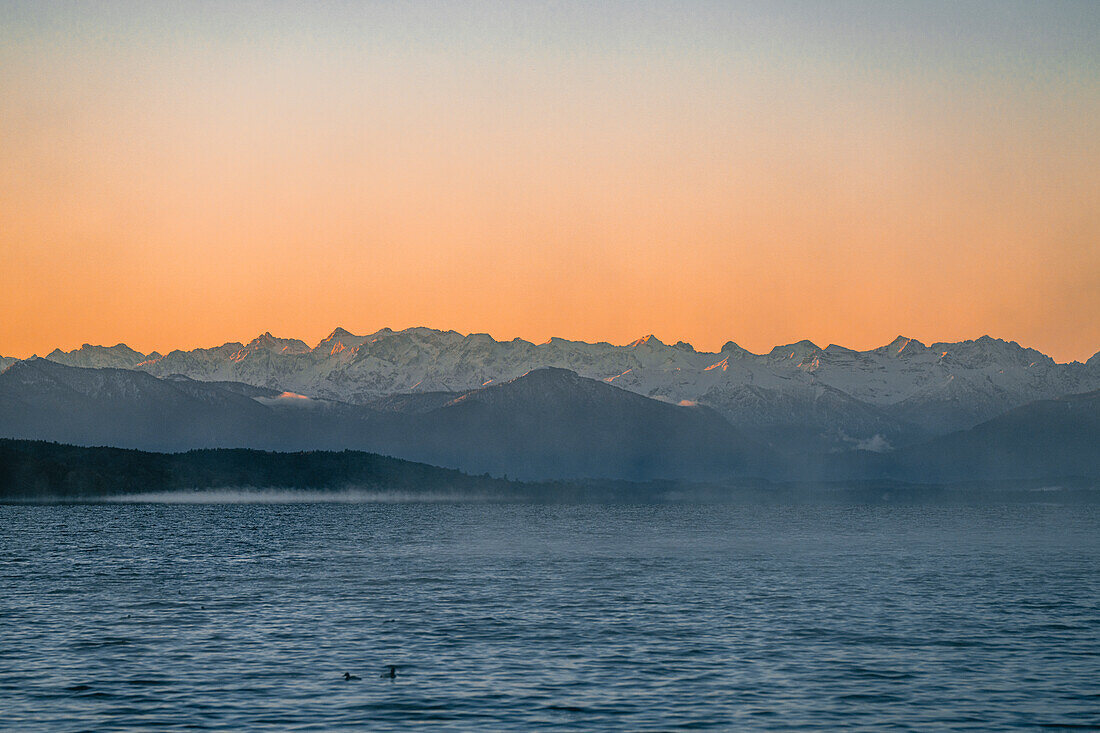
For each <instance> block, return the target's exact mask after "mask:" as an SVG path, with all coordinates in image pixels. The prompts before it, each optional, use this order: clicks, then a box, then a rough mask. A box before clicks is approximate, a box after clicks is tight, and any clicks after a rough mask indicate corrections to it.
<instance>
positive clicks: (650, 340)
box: [630, 334, 664, 349]
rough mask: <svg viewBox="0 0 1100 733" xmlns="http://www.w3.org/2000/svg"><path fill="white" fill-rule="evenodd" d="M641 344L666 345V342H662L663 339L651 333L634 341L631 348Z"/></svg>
mask: <svg viewBox="0 0 1100 733" xmlns="http://www.w3.org/2000/svg"><path fill="white" fill-rule="evenodd" d="M639 346H664V344H663V343H661V340H660V339H658V338H657V337H656V336H654V335H653V334H649V335H647V336H642V337H641V338H640V339H638V340H637V341H633V342H631V344H630V348H632V349H636V348H638V347H639Z"/></svg>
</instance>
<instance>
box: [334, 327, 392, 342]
mask: <svg viewBox="0 0 1100 733" xmlns="http://www.w3.org/2000/svg"><path fill="white" fill-rule="evenodd" d="M383 330H389V329H383ZM355 338H359V336H356V335H355V334H353V333H352V332H351V331H348V330H347V329H344V328H340V327H339V326H337V327H336V328H334V329H333V330H332V333H330V334H329V335H328V336H327V337H326V338H324V339H322V340H321V343H324V342H326V341H341V340H344V339H355Z"/></svg>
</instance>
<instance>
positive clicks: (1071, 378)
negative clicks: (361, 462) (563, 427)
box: [0, 328, 1100, 449]
mask: <svg viewBox="0 0 1100 733" xmlns="http://www.w3.org/2000/svg"><path fill="white" fill-rule="evenodd" d="M46 358H47V359H50V360H52V361H55V362H58V363H61V364H66V365H69V366H78V367H114V368H124V369H136V370H141V371H145V372H148V373H150V374H152V375H154V376H159V377H166V376H171V375H184V376H187V377H190V378H192V379H197V380H203V381H230V382H242V383H245V384H250V385H254V386H258V387H267V388H272V389H277V390H280V391H288V392H294V393H298V394H302V395H307V396H310V397H315V398H323V399H328V400H337V401H341V402H349V403H353V404H370V403H377V402H378V400H379V399H380V398H386V397H388V396H391V395H395V394H410V393H414V394H415V393H434V392H446V393H460V392H467V391H469V390H472V389H477V388H479V387H483V386H490V385H493V384H498V383H500V382H503V381H508V380H511V379H514V378H516V377H518V376H520V375H523V374H525V373H526V372H529V371H531V370H533V369H537V368H540V367H561V368H565V369H569V370H572V371H574V372H576V373H577V374H579V375H581V376H583V377H589V378H592V379H599V380H603V381H605V382H607V383H609V384H612V385H614V386H617V387H620V388H622V389H626V390H629V391H631V392H635V393H638V394H642V395H646V396H648V397H652V398H655V399H659V400H663V401H668V402H673V403H681V402H687V403H699V404H704V405H707V406H710V407H712V408H714V409H716V410H717V411H718V412H720V413H721V414H723V415H724V416H725V417H727V418H728V419H729V420H730V421H731V422H732V423H733V424H734V425H736V426H738V427H742V428H748V429H752V430H755V431H759V432H762V434H763V435H764V436H765V437H768V438H769V439H773V438H776V437H777V436H782V438H783V439H785V440H788V441H803V440H809V441H811V442H815V443H817V444H819V445H820V446H822V447H828V446H830V445H832V446H840V447H843V446H848V447H863V448H870V449H875V448H876V447H879V448H884V447H890V446H892V445H896V444H898V443H904V442H907V441H911V440H915V439H919V438H923V437H927V436H930V435H937V434H944V433H947V432H949V431H952V430H960V429H966V428H969V427H972V426H974V425H976V424H978V423H979V422H982V421H983V420H986V419H989V418H991V417H994V416H996V415H999V414H1001V413H1003V412H1005V411H1006V410H1009V409H1011V408H1014V407H1017V406H1019V405H1022V404H1024V403H1027V402H1031V401H1034V400H1037V399H1047V398H1054V397H1059V396H1062V395H1067V394H1075V393H1082V392H1088V391H1091V390H1095V389H1100V353H1098V354H1097V355H1096V356H1093V357H1092V358H1091V359H1089V360H1088V362H1086V363H1084V364H1082V363H1080V362H1073V363H1069V364H1058V363H1055V362H1054V360H1053V359H1051V358H1050V357H1048V356H1046V355H1044V354H1042V353H1041V352H1039V351H1036V350H1034V349H1029V348H1025V347H1023V346H1020V345H1019V344H1017V343H1016V342H1013V341H1002V340H1000V339H994V338H990V337H988V336H983V337H981V338H979V339H976V340H973V341H962V342H957V343H934V344H931V345H925V344H922V343H920V342H919V341H916V340H915V339H909V338H903V337H900V336H899V337H898V338H897V339H895V340H894V341H892V342H891V343H889V344H887V345H885V346H882V347H880V348H877V349H872V350H869V351H854V350H851V349H847V348H844V347H842V346H836V345H830V346H828V347H826V348H819V347H818V346H817V345H815V344H813V343H811V342H809V341H800V342H797V343H794V344H787V345H783V346H777V347H775V348H774V349H772V350H771V351H770V352H769V353H767V354H753V353H750V352H749V351H747V350H745V349H743V348H741V347H740V346H738V345H737V344H735V343H733V342H732V341H731V342H728V343H727V344H726V345H725V346H724V347H723V348H722V350H721V351H720V352H718V353H707V352H699V351H696V350H695V349H694V348H693V347H692V346H691V345H690V344H686V343H684V342H679V343H676V344H673V345H668V344H664V343H662V342H661V341H659V340H658V339H656V338H655V337H653V336H646V337H644V338H641V339H638V340H637V341H635V342H633V343H631V344H629V345H626V346H618V345H613V344H609V343H603V342H601V343H595V344H593V343H586V342H581V341H569V340H566V339H560V338H553V339H550V340H549V341H547V342H546V343H543V344H533V343H531V342H528V341H524V340H522V339H514V340H512V341H497V340H495V339H493V338H492V337H490V336H488V335H487V334H470V335H465V336H464V335H462V334H460V333H457V332H455V331H438V330H434V329H429V328H411V329H407V330H404V331H393V330H390V329H388V328H384V329H382V330H380V331H377V332H375V333H372V334H367V335H355V334H352V333H350V332H348V331H346V330H344V329H342V328H337V329H336V330H334V331H333V332H332V333H331V334H330V335H329V336H328V337H327V338H325V339H323V340H322V341H321V342H320V343H319V344H317V345H316V346H314V347H312V348H310V346H309V345H308V344H306V343H305V342H303V341H301V340H298V339H283V338H276V337H274V336H272V335H271V334H270V333H265V334H262V335H261V336H258V337H257V338H255V339H253V340H252V341H250V342H249V343H247V344H243V343H237V342H234V343H228V344H224V345H222V346H217V347H214V348H206V349H195V350H192V351H178V350H177V351H172V352H170V353H169V354H166V355H161V354H158V353H155V352H154V353H152V354H142V353H140V352H138V351H135V350H133V349H131V348H129V347H128V346H126V345H125V344H119V345H117V346H112V347H103V346H92V345H88V344H85V345H84V346H82V347H81V348H79V349H75V350H73V351H69V352H63V351H61V350H55V351H54V352H52V353H51V354H49V355H48V356H47V357H46ZM11 361H13V360H10V359H8V360H4V361H3V362H0V368H4V367H6V366H7V365H9V364H10V362H11Z"/></svg>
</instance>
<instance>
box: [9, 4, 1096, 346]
mask: <svg viewBox="0 0 1100 733" xmlns="http://www.w3.org/2000/svg"><path fill="white" fill-rule="evenodd" d="M1097 120H1100V3H1097V2H1092V1H1086V2H1042V3H1032V2H1013V1H1012V0H997V1H996V2H977V1H975V2H966V3H955V2H951V3H946V2H908V3H900V2H843V1H837V2H827V3H816V2H814V3H810V2H776V1H768V2H684V1H683V0H679V1H676V2H616V1H614V0H610V1H607V2H600V3H593V2H587V1H585V2H541V3H533V2H518V1H517V2H500V3H497V2H491V1H479V2H469V3H463V2H439V3H435V2H376V3H375V2H346V3H345V2H324V3H317V4H314V3H305V2H302V3H292V2H271V3H259V2H248V3H243V2H239V3H234V2H221V1H219V2H203V1H201V0H196V1H195V2H153V1H148V2H132V3H123V2H97V3H83V2H65V3H61V2H48V1H43V0H35V1H33V2H12V1H11V0H6V1H5V0H0V354H3V355H4V356H17V357H26V356H30V355H31V354H32V353H38V354H40V355H42V354H46V353H48V352H49V351H51V350H53V349H54V348H55V347H61V348H63V349H71V348H75V347H78V346H80V344H82V343H85V342H89V343H93V344H106V345H112V344H115V343H119V342H125V343H127V344H129V345H130V346H131V347H133V348H136V349H139V350H141V351H144V352H148V351H152V350H154V349H157V350H160V351H161V352H166V351H167V350H171V349H173V348H185V349H187V348H194V347H198V346H214V345H218V344H221V343H225V342H228V341H248V340H250V339H251V338H253V337H254V336H256V335H257V334H259V333H261V332H264V331H271V332H272V333H274V334H275V335H277V336H283V337H296V338H302V339H304V340H306V341H307V342H310V343H311V344H312V343H316V342H317V341H319V340H320V339H321V338H323V337H324V336H325V335H327V334H328V333H329V332H330V331H332V330H333V329H334V328H335V327H336V326H341V327H343V328H346V329H348V330H350V331H352V332H356V333H369V332H373V331H375V330H377V329H379V328H382V327H384V326H389V327H391V328H395V329H400V328H406V327H411V326H430V327H434V328H440V329H454V330H457V331H460V332H463V333H470V332H487V333H490V334H492V335H493V336H494V337H496V338H498V339H501V340H506V339H511V338H513V337H516V336H519V337H522V338H526V339H529V340H532V341H535V342H541V341H544V340H545V339H546V338H548V337H550V336H560V337H563V338H570V339H582V340H587V341H610V342H612V343H627V342H629V341H632V340H634V339H636V338H638V337H639V336H642V335H645V334H649V333H653V334H656V335H657V337H658V338H660V339H661V340H663V341H666V342H676V341H679V340H685V341H688V342H690V343H692V344H693V345H695V347H696V348H697V349H700V350H717V349H719V348H720V347H721V346H722V344H724V343H725V342H726V341H729V340H733V341H735V342H737V343H738V344H740V345H741V346H743V347H745V348H748V349H750V350H752V351H755V352H758V353H759V352H766V351H768V350H770V349H771V347H772V346H774V345H776V344H784V343H791V342H793V341H797V340H800V339H803V338H808V339H810V340H812V341H814V342H815V343H817V344H818V345H820V346H825V345H827V344H829V343H837V344H842V345H845V346H848V347H850V348H859V349H867V348H873V347H877V346H881V345H883V344H886V343H888V342H889V341H891V340H892V339H893V338H894V337H895V336H897V335H899V334H900V335H905V336H907V337H911V338H918V339H920V340H922V341H924V342H926V343H931V342H933V341H954V340H961V339H967V338H977V337H978V336H980V335H983V334H989V335H992V336H995V337H999V338H1004V339H1010V340H1016V341H1019V342H1020V343H1022V344H1024V345H1025V346H1031V347H1034V348H1038V349H1040V350H1041V351H1043V352H1045V353H1047V354H1049V355H1051V356H1053V357H1054V358H1055V359H1056V360H1058V361H1070V360H1074V359H1077V360H1084V359H1087V358H1088V357H1089V356H1091V355H1092V354H1093V353H1095V352H1097V351H1098V350H1100V125H1098V123H1097Z"/></svg>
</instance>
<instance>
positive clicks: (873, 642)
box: [0, 502, 1100, 731]
mask: <svg viewBox="0 0 1100 733" xmlns="http://www.w3.org/2000/svg"><path fill="white" fill-rule="evenodd" d="M391 664H392V665H396V666H397V677H396V679H393V680H391V679H388V678H382V677H380V676H379V675H380V674H382V673H383V672H384V671H385V670H386V669H387V668H388V665H391ZM345 671H346V672H351V673H353V674H355V675H358V676H360V677H361V678H362V679H361V680H358V681H351V682H345V681H344V679H343V674H344V672H345ZM1089 726H1100V507H1097V506H1095V505H1078V506H1058V505H1037V504H1031V505H1000V506H984V507H975V506H907V507H898V506H888V505H883V506H791V507H784V506H766V507H765V506H715V505H651V506H629V505H577V506H563V505H512V504H486V503H469V504H463V503H441V502H437V503H396V504H395V503H344V504H320V503H312V504H214V505H204V504H187V505H170V504H156V503H150V504H120V505H102V504H101V505H40V506H32V505H22V506H16V505H7V506H0V727H4V728H8V729H13V730H31V731H33V730H50V731H67V730H71V731H84V730H122V729H136V730H153V729H178V730H184V729H188V730H195V729H199V730H201V729H224V730H242V729H247V730H330V729H341V730H347V729H363V730H389V729H407V728H409V727H421V728H431V729H434V730H532V729H542V728H545V729H585V730H592V729H606V730H670V729H672V730H679V729H725V730H728V729H768V730H789V729H798V730H815V729H816V730H836V729H838V728H852V729H864V730H876V731H877V730H887V729H895V730H904V729H914V730H929V729H939V730H945V729H947V730H1004V729H1009V728H1021V729H1032V730H1033V729H1037V728H1041V727H1050V728H1067V727H1089Z"/></svg>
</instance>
